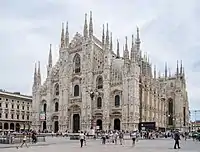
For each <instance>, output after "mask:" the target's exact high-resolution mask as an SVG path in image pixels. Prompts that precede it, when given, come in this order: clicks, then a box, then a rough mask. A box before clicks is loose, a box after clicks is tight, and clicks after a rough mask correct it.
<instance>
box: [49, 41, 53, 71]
mask: <svg viewBox="0 0 200 152" xmlns="http://www.w3.org/2000/svg"><path fill="white" fill-rule="evenodd" d="M51 46H52V45H51V44H50V48H49V61H48V67H49V68H52V51H51Z"/></svg>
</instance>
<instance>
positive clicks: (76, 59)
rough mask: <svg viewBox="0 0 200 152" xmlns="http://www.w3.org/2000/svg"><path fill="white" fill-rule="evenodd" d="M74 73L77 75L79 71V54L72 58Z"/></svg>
mask: <svg viewBox="0 0 200 152" xmlns="http://www.w3.org/2000/svg"><path fill="white" fill-rule="evenodd" d="M73 63H74V73H79V72H80V71H81V57H80V55H79V54H76V55H75V56H74V60H73Z"/></svg>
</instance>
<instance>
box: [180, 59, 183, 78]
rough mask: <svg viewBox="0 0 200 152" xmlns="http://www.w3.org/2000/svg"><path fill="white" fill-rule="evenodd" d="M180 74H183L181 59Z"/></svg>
mask: <svg viewBox="0 0 200 152" xmlns="http://www.w3.org/2000/svg"><path fill="white" fill-rule="evenodd" d="M180 74H181V75H182V74H183V63H182V60H181V67H180Z"/></svg>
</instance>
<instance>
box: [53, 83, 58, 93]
mask: <svg viewBox="0 0 200 152" xmlns="http://www.w3.org/2000/svg"><path fill="white" fill-rule="evenodd" d="M54 88H55V95H56V96H58V95H59V84H58V83H56V84H55V87H54Z"/></svg>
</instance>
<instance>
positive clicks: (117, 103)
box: [115, 95, 120, 107]
mask: <svg viewBox="0 0 200 152" xmlns="http://www.w3.org/2000/svg"><path fill="white" fill-rule="evenodd" d="M115 106H116V107H119V106H120V96H119V95H116V96H115Z"/></svg>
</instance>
